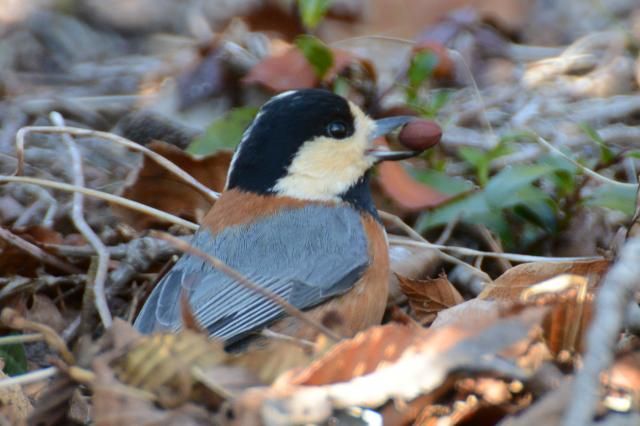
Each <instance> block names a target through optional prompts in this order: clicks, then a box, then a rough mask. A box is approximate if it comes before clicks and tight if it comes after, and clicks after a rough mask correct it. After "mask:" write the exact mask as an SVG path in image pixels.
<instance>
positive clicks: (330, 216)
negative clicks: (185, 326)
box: [135, 205, 369, 344]
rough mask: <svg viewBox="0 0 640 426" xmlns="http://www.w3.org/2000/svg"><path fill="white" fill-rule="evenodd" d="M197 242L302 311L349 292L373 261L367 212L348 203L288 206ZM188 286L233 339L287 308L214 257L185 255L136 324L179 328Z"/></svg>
mask: <svg viewBox="0 0 640 426" xmlns="http://www.w3.org/2000/svg"><path fill="white" fill-rule="evenodd" d="M192 244H193V245H194V246H195V247H197V248H199V249H200V250H203V251H205V252H207V253H210V254H212V255H214V256H216V257H218V258H220V259H221V260H222V261H223V262H225V263H226V264H227V265H229V266H231V267H232V268H234V269H236V270H237V271H239V272H240V273H241V274H243V275H244V276H245V277H246V278H248V279H249V280H251V281H253V282H255V283H257V284H259V285H260V286H262V287H263V288H266V289H268V290H270V291H272V292H273V293H276V294H278V295H280V296H282V297H283V298H285V299H286V300H287V301H289V303H291V304H292V305H294V306H295V307H297V308H299V309H306V308H310V307H312V306H314V305H317V304H319V303H322V302H323V301H325V300H327V299H328V298H331V297H333V296H336V295H338V294H342V293H344V292H346V291H348V290H349V289H350V288H351V287H352V286H353V285H354V284H355V282H356V281H357V280H358V278H359V277H360V276H361V275H362V273H363V272H364V270H365V269H366V267H367V265H368V262H369V258H368V247H367V240H366V236H365V234H364V229H363V227H362V222H361V220H360V215H359V213H358V212H356V211H355V210H353V209H352V208H349V207H346V206H345V207H342V206H339V207H335V206H333V207H332V206H322V205H309V206H306V207H304V208H298V209H290V210H282V211H280V212H279V213H277V214H275V215H273V216H269V217H267V218H265V219H262V220H260V221H257V222H252V223H250V224H247V225H240V226H233V227H229V228H227V229H225V230H224V231H222V232H220V233H218V234H216V235H213V234H211V233H210V232H209V231H206V230H203V231H198V232H197V233H196V235H195V237H194V240H193V241H192ZM182 291H185V292H186V294H187V295H188V300H189V302H190V305H191V309H192V311H193V313H194V315H195V317H196V319H197V320H198V321H199V323H200V325H202V326H203V327H205V328H207V330H208V331H209V333H210V334H211V335H213V336H216V337H219V338H221V339H223V340H225V341H226V342H227V344H231V343H234V342H237V341H239V340H241V339H242V338H243V337H245V336H246V335H247V334H249V333H251V332H253V331H255V330H257V329H260V328H261V327H264V326H267V325H269V324H270V323H272V322H273V321H274V320H275V319H278V318H280V317H281V316H282V315H283V314H284V312H283V310H282V308H280V306H278V305H276V304H275V303H274V302H272V301H270V300H268V299H265V298H264V297H263V296H262V295H260V294H257V293H256V292H254V291H252V290H250V289H247V288H246V287H244V286H243V285H242V284H239V283H237V282H235V281H234V280H233V279H232V278H230V277H229V276H228V275H226V274H224V273H222V272H220V271H218V270H216V269H215V268H213V267H212V266H211V265H210V264H209V263H207V262H206V261H204V260H202V259H200V258H198V257H195V256H192V255H184V256H183V257H182V258H181V259H180V260H179V261H178V262H177V263H176V265H175V266H174V267H173V268H172V269H171V271H169V272H168V273H167V275H165V277H164V278H163V279H162V281H161V282H160V283H159V284H158V285H157V286H156V288H155V289H154V291H153V292H152V294H151V296H150V297H149V300H148V301H147V303H146V304H145V306H144V308H143V309H142V312H141V313H140V315H139V316H138V319H137V320H136V323H135V325H136V327H137V328H138V329H139V330H141V331H143V332H151V331H153V330H157V329H172V330H175V329H178V328H179V327H180V306H179V305H180V304H179V302H178V301H179V300H180V293H181V292H182Z"/></svg>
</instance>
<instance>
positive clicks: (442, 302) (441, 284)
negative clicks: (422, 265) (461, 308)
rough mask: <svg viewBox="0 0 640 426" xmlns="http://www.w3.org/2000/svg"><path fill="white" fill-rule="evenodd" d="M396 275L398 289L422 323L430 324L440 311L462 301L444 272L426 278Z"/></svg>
mask: <svg viewBox="0 0 640 426" xmlns="http://www.w3.org/2000/svg"><path fill="white" fill-rule="evenodd" d="M396 275H397V274H396ZM397 276H398V281H399V283H400V290H402V292H403V293H404V294H405V295H406V296H407V298H408V299H409V306H410V307H411V310H412V312H413V315H414V316H415V318H416V320H417V321H418V322H419V323H421V324H422V325H428V324H431V323H432V322H433V321H434V320H435V319H436V315H438V313H439V312H440V311H443V310H445V309H447V308H450V307H452V306H455V305H458V304H460V303H462V302H464V299H463V298H462V296H461V295H460V293H459V292H458V290H456V288H455V287H454V286H453V284H451V283H450V282H449V280H448V279H447V276H446V275H444V274H443V275H441V276H439V277H438V278H430V279H426V280H412V279H410V278H407V277H403V276H400V275H397Z"/></svg>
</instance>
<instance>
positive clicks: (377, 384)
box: [230, 308, 544, 424]
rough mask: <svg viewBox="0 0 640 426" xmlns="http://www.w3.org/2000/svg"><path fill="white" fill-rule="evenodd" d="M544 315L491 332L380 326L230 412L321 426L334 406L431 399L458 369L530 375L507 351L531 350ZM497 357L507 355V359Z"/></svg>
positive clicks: (522, 317)
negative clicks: (522, 347)
mask: <svg viewBox="0 0 640 426" xmlns="http://www.w3.org/2000/svg"><path fill="white" fill-rule="evenodd" d="M543 315H544V310H540V309H536V308H532V309H527V310H524V311H521V312H520V313H519V314H516V315H511V316H510V317H508V318H504V319H500V320H498V321H494V322H493V324H490V325H488V326H486V327H478V326H477V324H476V323H473V322H471V323H466V324H464V325H461V326H451V327H442V328H439V329H423V328H420V327H407V326H402V325H399V324H389V325H386V326H379V327H373V328H370V329H369V330H367V331H364V332H362V333H360V334H358V335H357V336H356V337H354V338H353V339H349V340H346V341H344V342H341V343H339V344H338V345H337V346H335V347H334V348H333V349H332V350H331V351H330V352H329V353H328V354H327V355H325V356H324V357H323V358H321V359H319V360H318V361H316V362H315V363H313V364H312V365H311V366H309V368H308V369H307V370H304V371H302V372H300V373H297V374H288V375H285V376H283V377H282V378H281V379H280V380H278V381H276V383H275V384H274V385H273V387H271V388H266V389H262V390H260V389H255V390H252V391H249V392H246V393H244V394H243V395H241V396H240V397H239V398H237V399H236V400H234V401H233V403H232V405H231V407H230V409H231V410H232V415H233V414H235V413H237V414H238V415H242V416H243V418H245V419H252V420H253V421H257V419H261V420H262V421H264V422H265V423H267V424H275V423H276V422H278V423H280V422H287V423H314V422H322V421H325V420H326V419H327V418H328V416H330V415H331V413H332V412H333V410H334V409H341V408H348V407H352V406H359V407H372V408H374V407H379V406H381V405H383V404H385V403H386V402H387V401H388V400H389V399H395V400H401V401H411V400H414V399H416V398H418V397H420V396H421V395H428V394H430V393H432V392H434V391H436V390H438V389H440V387H441V386H446V383H447V378H448V377H449V374H450V373H451V372H452V371H457V372H460V371H462V370H466V369H471V370H474V371H476V372H478V371H487V372H496V371H500V373H501V374H505V375H507V376H508V375H511V376H515V377H516V378H523V377H524V376H523V372H522V371H521V370H520V369H519V368H517V367H515V365H513V364H511V363H509V362H507V363H505V358H504V356H508V355H504V354H508V352H505V349H507V348H511V347H514V345H516V344H518V343H520V344H524V345H525V346H528V343H527V342H530V341H531V339H532V338H533V335H532V334H530V331H531V330H532V329H533V328H534V327H535V326H537V325H538V324H539V323H540V321H541V320H542V317H543ZM519 346H520V345H519ZM497 353H502V354H503V357H500V358H499V361H498V358H495V356H496V354H497ZM512 353H513V352H512ZM414 408H415V407H414ZM256 410H258V411H256ZM414 412H415V414H416V415H417V413H418V411H417V410H414Z"/></svg>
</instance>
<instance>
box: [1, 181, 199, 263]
mask: <svg viewBox="0 0 640 426" xmlns="http://www.w3.org/2000/svg"><path fill="white" fill-rule="evenodd" d="M8 182H19V183H29V184H34V185H40V186H44V187H47V188H52V189H58V190H61V191H67V192H76V191H77V192H82V193H83V194H84V195H87V196H89V197H94V198H98V199H100V200H104V201H108V202H110V203H114V204H118V205H120V206H122V207H126V208H128V209H131V210H135V211H138V212H140V213H144V214H148V215H150V216H153V217H156V218H158V219H160V220H164V221H167V222H169V223H173V224H175V225H179V226H184V227H185V228H187V229H190V230H192V231H196V230H197V229H198V225H197V224H195V223H193V222H190V221H188V220H184V219H181V218H179V217H177V216H174V215H172V214H169V213H167V212H163V211H162V210H158V209H154V208H153V207H149V206H147V205H145V204H141V203H138V202H135V201H132V200H127V199H126V198H123V197H120V196H117V195H113V194H109V193H108V192H103V191H98V190H95V189H90V188H83V187H80V186H76V185H70V184H67V183H62V182H56V181H52V180H47V179H38V178H32V177H26V176H0V183H8ZM72 273H78V271H75V272H72Z"/></svg>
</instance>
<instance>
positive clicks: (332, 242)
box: [135, 89, 417, 350]
mask: <svg viewBox="0 0 640 426" xmlns="http://www.w3.org/2000/svg"><path fill="white" fill-rule="evenodd" d="M411 119H412V118H411V117H391V118H385V119H382V120H378V121H374V120H372V119H370V118H369V117H368V116H367V115H366V114H364V113H363V112H362V110H361V109H360V108H359V107H358V106H356V105H355V104H353V103H351V102H349V101H347V100H346V99H344V98H342V97H340V96H338V95H335V94H333V93H331V92H328V91H324V90H318V89H305V90H296V91H289V92H285V93H282V94H280V95H277V96H275V97H274V98H272V99H271V100H269V101H268V102H267V103H266V104H265V105H264V106H263V107H262V108H261V109H260V111H259V112H258V114H257V116H256V117H255V119H254V120H253V122H252V123H251V125H249V127H248V128H247V129H246V131H245V132H244V135H243V137H242V140H241V142H240V144H239V145H238V148H237V149H236V151H235V154H234V156H233V159H232V161H231V165H230V168H229V174H228V176H227V184H226V188H225V190H224V192H223V193H222V195H221V196H220V199H218V200H217V201H216V203H215V204H214V206H213V208H212V209H211V210H210V211H209V212H208V213H207V215H206V216H205V217H204V219H203V221H202V224H201V227H200V229H199V230H198V231H197V232H196V234H195V235H194V237H193V240H192V241H191V244H192V245H193V246H195V247H197V248H198V249H200V250H203V251H205V252H207V253H210V254H211V255H213V256H215V257H217V258H219V259H221V260H222V261H223V262H225V263H226V264H227V265H229V266H231V267H232V268H234V269H236V270H237V271H238V272H240V273H241V274H242V275H244V276H245V277H246V278H248V279H250V280H251V281H253V282H254V283H257V284H259V285H261V286H262V287H264V288H265V289H268V290H270V291H271V292H273V293H276V294H278V295H280V296H282V297H283V298H285V299H286V300H287V301H288V302H289V303H291V304H292V305H293V306H295V307H297V308H298V309H301V310H303V311H306V315H309V316H310V318H311V319H314V320H316V321H317V322H320V321H321V320H322V319H323V317H324V316H325V315H326V314H327V313H329V312H333V313H337V314H338V315H339V317H340V318H341V319H342V324H341V328H342V330H343V332H345V333H346V334H349V335H353V334H355V333H357V332H358V331H360V330H363V329H365V328H367V327H369V326H371V325H375V324H380V322H381V320H382V316H383V313H384V310H385V306H386V303H387V293H388V282H389V272H390V271H389V257H388V247H387V239H386V234H385V231H384V228H383V227H382V225H381V223H380V218H379V217H378V214H377V211H376V208H375V206H374V204H373V200H372V196H371V192H370V189H369V177H370V172H371V169H372V167H373V166H374V165H375V164H376V163H378V162H380V161H383V160H400V159H404V158H408V157H411V156H413V155H415V154H416V153H417V152H416V151H407V152H396V151H389V150H387V149H379V148H376V147H375V146H374V145H373V140H374V139H376V138H377V137H379V136H382V135H384V134H387V133H389V132H390V131H392V130H393V129H395V128H398V127H400V126H402V125H404V124H406V123H407V122H409V121H410V120H411ZM183 294H184V296H186V299H187V300H188V302H189V305H190V307H191V311H192V312H191V314H192V315H193V316H194V317H195V319H196V320H197V322H198V323H199V324H200V326H201V327H202V328H204V329H206V330H207V331H208V333H209V334H210V335H211V336H212V337H215V338H217V339H220V340H222V341H223V342H224V343H225V347H226V348H227V349H231V350H232V349H234V348H239V347H243V346H244V344H245V343H247V342H248V341H250V340H252V339H253V338H254V337H255V336H257V335H259V334H260V332H261V330H263V329H264V328H269V329H270V330H272V331H275V332H278V333H281V334H286V335H289V336H294V337H296V338H301V339H306V340H311V341H313V340H314V339H315V337H316V335H317V333H318V332H317V330H316V329H315V328H312V327H309V326H308V325H306V324H304V323H301V322H300V321H299V320H298V319H296V318H293V317H287V316H286V315H285V314H284V312H283V309H282V308H281V307H280V306H279V305H277V304H275V303H274V302H273V301H271V300H269V299H266V298H265V297H264V296H262V295H260V294H258V293H256V292H254V291H252V290H250V289H248V288H246V287H245V286H243V285H242V284H239V283H237V282H234V280H233V279H232V278H230V277H229V276H228V275H226V274H224V273H223V272H220V271H218V270H216V269H215V268H214V267H213V266H211V265H210V264H209V263H208V262H207V261H205V260H203V259H201V258H199V257H196V256H194V255H190V254H185V255H183V256H182V257H181V258H180V259H179V260H178V262H177V263H176V264H175V265H174V266H173V268H172V269H171V270H170V271H169V272H168V273H167V274H166V275H165V276H164V277H163V278H162V279H161V280H160V281H159V283H158V284H157V285H156V287H155V288H154V289H153V291H152V293H151V295H150V296H149V298H148V300H147V301H146V303H145V304H144V306H143V308H142V311H141V312H140V314H139V316H138V318H137V319H136V321H135V327H136V328H137V329H138V330H140V331H142V332H144V333H150V332H153V331H159V330H178V329H179V328H180V327H181V318H182V316H181V312H180V309H181V297H184V296H183Z"/></svg>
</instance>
